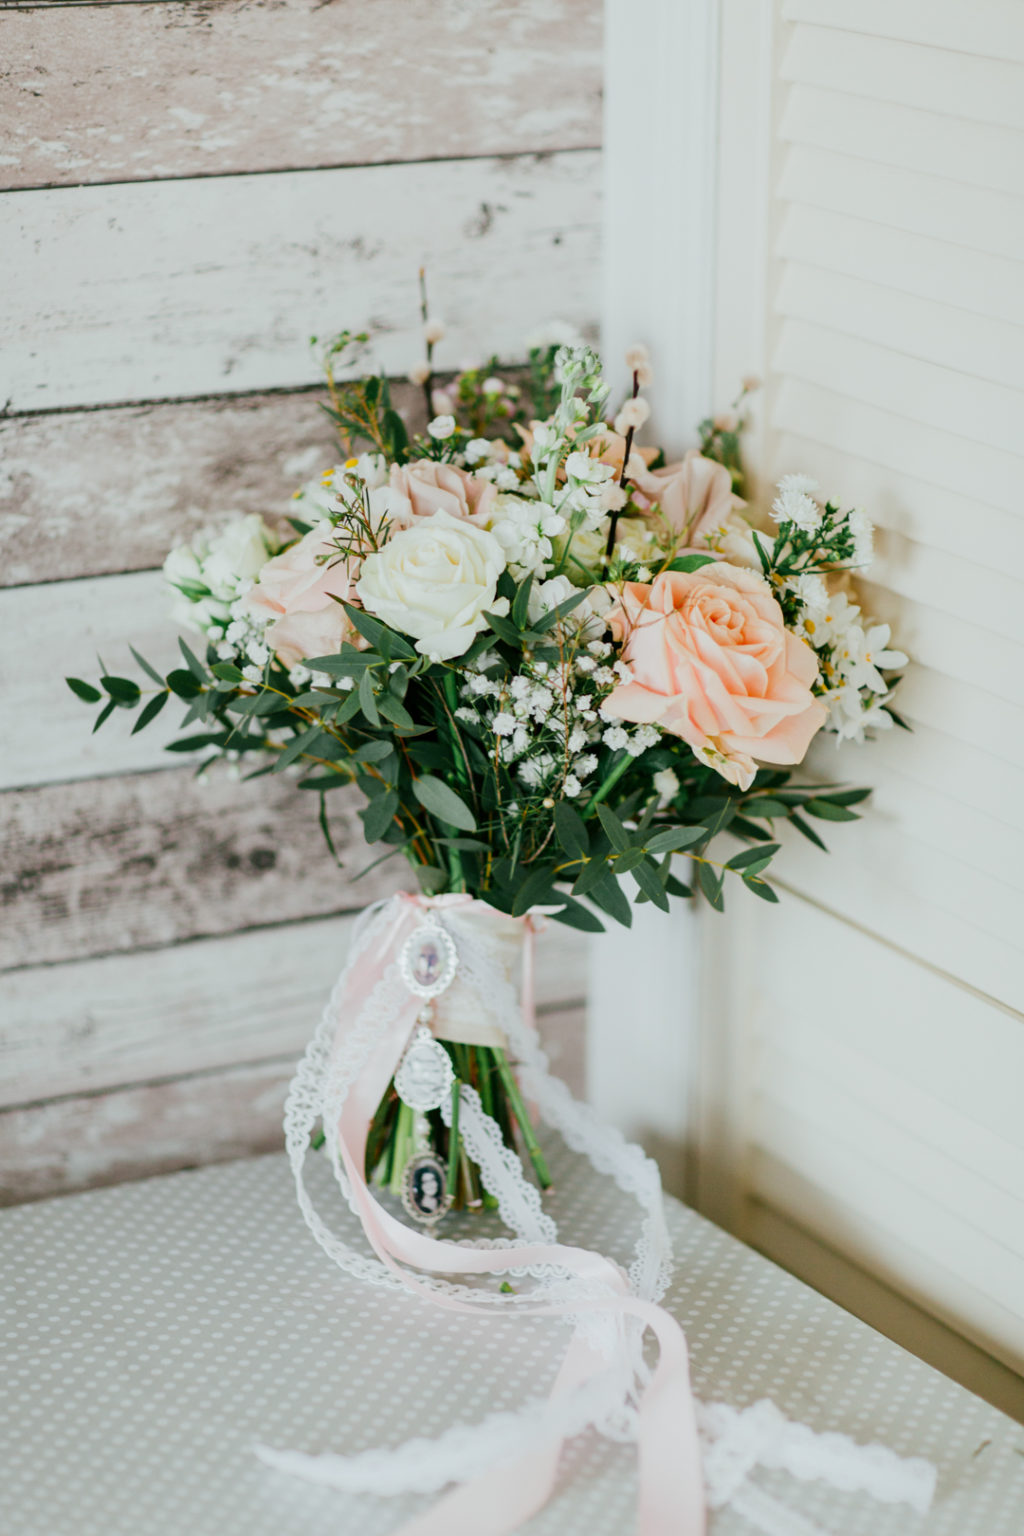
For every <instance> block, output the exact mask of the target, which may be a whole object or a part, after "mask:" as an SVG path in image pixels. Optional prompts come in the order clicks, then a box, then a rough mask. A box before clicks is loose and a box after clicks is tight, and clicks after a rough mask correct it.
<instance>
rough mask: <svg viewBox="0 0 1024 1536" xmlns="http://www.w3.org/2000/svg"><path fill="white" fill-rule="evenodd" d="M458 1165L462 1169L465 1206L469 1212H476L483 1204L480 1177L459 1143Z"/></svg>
mask: <svg viewBox="0 0 1024 1536" xmlns="http://www.w3.org/2000/svg"><path fill="white" fill-rule="evenodd" d="M459 1164H460V1166H461V1168H462V1185H463V1189H464V1190H465V1201H466V1205H467V1207H468V1208H469V1209H470V1210H478V1209H479V1208H480V1206H481V1205H482V1204H483V1199H482V1196H481V1191H480V1177H479V1175H478V1173H477V1171H476V1169H475V1168H474V1166H473V1164H472V1163H471V1162H470V1160H469V1153H468V1152H467V1151H466V1148H465V1147H464V1146H463V1144H462V1142H461V1140H460V1142H459Z"/></svg>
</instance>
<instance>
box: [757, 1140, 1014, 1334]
mask: <svg viewBox="0 0 1024 1536" xmlns="http://www.w3.org/2000/svg"><path fill="white" fill-rule="evenodd" d="M766 1129H767V1127H766ZM787 1153H788V1155H787V1156H786V1157H779V1156H778V1154H777V1153H775V1152H773V1151H772V1150H770V1149H769V1148H764V1149H761V1148H758V1149H757V1150H755V1152H754V1155H753V1157H752V1159H751V1188H752V1191H753V1193H754V1194H755V1195H756V1196H759V1197H760V1198H761V1199H762V1200H765V1201H766V1202H768V1203H777V1202H778V1201H779V1199H780V1196H782V1197H783V1199H784V1202H785V1203H784V1204H783V1205H782V1209H783V1210H789V1211H792V1212H793V1213H794V1215H796V1216H797V1218H798V1219H799V1217H800V1215H801V1214H804V1213H805V1212H806V1213H810V1212H812V1211H813V1212H814V1218H813V1225H812V1230H813V1231H817V1232H818V1233H819V1234H820V1235H821V1236H822V1237H823V1238H825V1239H826V1240H829V1239H833V1240H834V1239H835V1238H836V1237H839V1239H840V1241H839V1243H838V1244H837V1246H840V1247H843V1248H845V1250H846V1251H847V1252H849V1248H848V1246H847V1245H846V1244H844V1243H843V1242H842V1237H843V1235H844V1227H845V1221H844V1219H843V1216H842V1215H841V1214H839V1213H838V1212H831V1211H829V1212H828V1213H827V1214H826V1213H825V1212H824V1211H822V1210H821V1205H820V1204H819V1202H823V1203H825V1204H826V1205H827V1203H828V1202H829V1201H830V1200H831V1199H832V1198H833V1195H834V1192H835V1191H836V1190H841V1191H842V1195H841V1200H842V1206H843V1208H844V1210H846V1211H851V1212H853V1213H855V1215H856V1216H857V1217H859V1222H858V1227H859V1226H860V1223H864V1224H865V1225H866V1227H867V1228H868V1230H870V1229H876V1230H880V1231H882V1232H884V1233H886V1234H887V1235H888V1237H889V1238H890V1240H892V1239H895V1240H897V1241H898V1243H899V1251H900V1253H901V1254H902V1255H907V1254H908V1253H914V1252H916V1253H917V1255H918V1256H919V1257H920V1258H921V1259H924V1260H926V1261H930V1262H931V1264H933V1265H936V1266H937V1267H938V1268H940V1269H945V1271H946V1275H947V1276H948V1277H951V1278H952V1279H953V1280H954V1282H955V1286H954V1295H955V1296H956V1298H957V1303H958V1305H959V1306H962V1305H963V1294H964V1292H965V1291H966V1292H967V1294H968V1295H969V1296H970V1297H971V1300H972V1303H973V1304H972V1306H971V1311H976V1315H977V1317H978V1318H979V1319H988V1318H989V1317H991V1316H993V1315H994V1316H995V1317H996V1318H998V1319H999V1322H1000V1338H1001V1339H1002V1340H1003V1347H1004V1349H1005V1350H1007V1351H1008V1352H1009V1356H1008V1358H1010V1359H1011V1361H1012V1360H1019V1361H1021V1362H1022V1363H1024V1319H1022V1318H1021V1317H1020V1316H1019V1314H1018V1315H1017V1316H1016V1317H1015V1316H1014V1309H1015V1307H1019V1304H1020V1296H1021V1295H1022V1294H1024V1260H1022V1259H1021V1258H1020V1257H1019V1256H1018V1255H1016V1254H1013V1253H1011V1252H1009V1251H1008V1249H1006V1248H1005V1247H1004V1245H1003V1244H1002V1243H1001V1242H1000V1241H999V1239H998V1238H997V1237H996V1236H995V1235H994V1234H993V1233H986V1232H983V1231H982V1230H981V1229H980V1228H979V1227H978V1226H976V1225H975V1224H974V1223H972V1222H970V1221H968V1220H967V1219H966V1218H965V1217H964V1216H961V1215H954V1214H953V1213H952V1212H950V1211H948V1210H947V1209H946V1208H945V1207H944V1206H941V1205H938V1204H936V1203H935V1202H934V1201H931V1200H923V1199H922V1198H921V1197H920V1194H919V1192H918V1190H917V1189H916V1188H915V1187H914V1186H913V1185H912V1184H909V1183H907V1182H905V1181H904V1180H903V1179H901V1178H900V1177H898V1175H896V1174H894V1173H893V1171H892V1169H890V1168H884V1167H882V1166H881V1165H879V1164H876V1163H873V1162H870V1161H868V1159H867V1158H865V1157H864V1154H863V1149H861V1148H858V1147H855V1146H851V1145H849V1144H848V1143H847V1142H845V1141H842V1140H840V1138H839V1137H838V1136H832V1137H829V1136H825V1135H822V1134H819V1133H816V1132H815V1128H814V1127H813V1126H810V1125H808V1123H807V1121H806V1120H804V1119H803V1117H801V1116H794V1117H793V1125H792V1127H791V1129H790V1135H789V1146H788V1148H787ZM787 1173H788V1175H789V1177H787ZM794 1181H799V1182H801V1183H803V1184H805V1186H806V1187H807V1194H810V1193H811V1191H816V1192H817V1194H818V1199H817V1200H815V1199H814V1198H811V1199H808V1198H807V1195H806V1194H805V1195H804V1197H803V1198H801V1195H800V1193H799V1192H798V1191H797V1190H795V1189H794V1187H793V1185H794ZM861 1230H863V1229H861ZM939 1255H941V1256H942V1258H943V1259H944V1260H945V1263H944V1264H941V1263H940V1261H939V1258H938V1256H939ZM944 1289H945V1287H944V1286H942V1284H941V1282H940V1286H939V1288H938V1294H937V1297H936V1299H937V1300H939V1302H940V1305H941V1299H942V1293H943V1290H944ZM926 1294H927V1293H926Z"/></svg>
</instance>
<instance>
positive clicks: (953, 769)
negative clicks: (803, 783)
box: [812, 690, 1024, 832]
mask: <svg viewBox="0 0 1024 1536" xmlns="http://www.w3.org/2000/svg"><path fill="white" fill-rule="evenodd" d="M896 708H897V709H899V710H900V712H901V714H903V713H905V706H904V701H903V698H902V690H898V691H897V695H896ZM913 726H914V728H913V730H912V731H910V732H907V731H900V730H895V731H879V732H877V733H876V735H875V737H874V739H873V740H872V741H871V742H870V744H869V745H868V746H867V747H866V748H865V747H861V746H857V745H851V744H848V743H845V742H844V743H843V745H842V746H837V745H836V744H835V743H834V742H832V741H827V742H826V741H822V742H821V744H820V746H819V745H818V743H815V745H814V747H813V748H812V750H813V752H814V767H815V770H816V772H818V773H820V774H821V775H822V776H823V777H824V778H827V779H843V780H844V781H846V782H848V783H851V784H854V783H864V784H872V785H876V784H880V783H882V782H883V780H888V779H890V778H891V777H892V775H894V774H896V775H898V776H899V778H900V779H901V780H903V781H905V782H906V783H908V784H914V785H923V786H924V787H925V788H926V789H928V790H936V791H938V792H939V794H941V795H943V796H946V797H949V798H951V799H954V800H956V799H961V800H962V798H963V793H964V787H965V785H968V784H977V785H978V786H979V787H980V790H981V795H980V798H979V804H980V805H981V806H983V808H984V810H985V812H986V813H987V814H988V815H989V816H990V817H991V818H992V819H993V820H994V821H995V822H997V823H998V824H999V825H1000V826H1006V827H1013V828H1014V829H1015V830H1016V831H1017V832H1024V765H1021V766H1017V765H1016V764H1014V763H1009V762H1007V761H1006V759H1005V758H1002V757H998V756H997V755H996V754H995V753H993V752H991V751H986V750H984V749H983V748H982V747H981V746H980V745H979V744H978V743H976V742H967V741H958V740H957V739H956V738H955V737H954V736H949V735H947V734H946V733H945V732H944V731H937V730H935V729H934V728H933V727H932V726H930V725H923V724H921V722H920V721H916V720H915V721H914V722H913ZM868 814H870V811H869V812H868Z"/></svg>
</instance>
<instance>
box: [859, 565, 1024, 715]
mask: <svg viewBox="0 0 1024 1536" xmlns="http://www.w3.org/2000/svg"><path fill="white" fill-rule="evenodd" d="M860 587H861V592H862V594H863V597H864V606H865V607H866V608H867V610H868V611H869V612H870V613H873V614H876V615H877V616H878V617H879V618H880V619H883V620H885V621H887V622H888V623H890V624H892V626H893V632H894V633H896V631H897V630H898V632H899V636H900V640H901V641H902V649H903V650H905V651H908V652H909V653H910V654H911V655H912V656H914V657H915V658H916V660H917V662H918V663H919V665H920V666H923V667H931V668H932V669H933V670H934V671H936V672H941V673H943V674H944V675H945V676H946V677H950V678H954V679H956V680H958V681H959V682H962V683H967V684H969V685H970V686H971V687H975V688H976V687H980V686H984V688H985V691H986V692H987V693H989V694H992V695H993V696H994V698H995V700H997V701H998V703H997V705H996V707H997V708H1001V707H1002V704H1003V702H1005V703H1007V704H1017V705H1019V704H1020V702H1021V678H1022V677H1024V643H1022V642H1021V641H1020V640H1016V641H1009V640H1005V639H1003V638H1001V637H996V636H994V635H993V634H992V631H991V630H988V629H984V628H982V626H981V625H979V624H972V623H969V622H968V621H966V620H964V619H954V618H952V617H951V615H950V614H948V613H945V612H943V610H942V609H941V608H937V607H933V606H931V604H926V603H916V602H912V601H911V600H910V599H907V598H897V597H895V596H894V595H893V594H892V593H890V592H888V591H887V590H886V589H885V588H884V587H879V586H876V585H875V583H874V582H873V581H862V582H861V584H860Z"/></svg>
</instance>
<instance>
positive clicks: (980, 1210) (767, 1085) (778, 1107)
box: [754, 1040, 1024, 1270]
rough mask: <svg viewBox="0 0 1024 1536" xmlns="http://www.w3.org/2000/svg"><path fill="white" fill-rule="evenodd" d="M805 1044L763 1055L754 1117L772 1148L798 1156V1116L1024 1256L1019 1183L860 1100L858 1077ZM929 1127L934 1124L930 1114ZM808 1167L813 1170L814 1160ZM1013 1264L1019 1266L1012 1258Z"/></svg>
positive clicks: (809, 1129) (810, 1131)
mask: <svg viewBox="0 0 1024 1536" xmlns="http://www.w3.org/2000/svg"><path fill="white" fill-rule="evenodd" d="M802 1045H803V1041H802V1040H801V1041H799V1042H797V1049H796V1050H795V1051H794V1052H793V1053H792V1054H791V1053H790V1052H789V1051H787V1050H782V1049H780V1048H779V1047H777V1046H774V1047H770V1048H768V1049H767V1050H765V1051H764V1052H763V1053H762V1055H761V1058H760V1062H759V1066H760V1071H759V1073H758V1083H757V1100H756V1106H755V1110H754V1115H755V1121H754V1123H755V1126H756V1134H757V1138H758V1141H759V1143H760V1144H761V1145H762V1146H763V1147H764V1148H765V1149H766V1150H767V1151H769V1152H775V1153H776V1155H779V1156H783V1157H787V1159H791V1158H792V1154H793V1152H794V1151H795V1148H794V1147H793V1145H792V1132H791V1128H789V1127H787V1125H786V1120H787V1117H788V1116H789V1115H793V1116H794V1117H795V1119H796V1120H798V1121H799V1122H801V1129H802V1131H803V1134H804V1135H805V1136H813V1137H814V1138H821V1139H822V1140H823V1141H826V1142H830V1141H833V1140H834V1141H837V1142H840V1143H842V1145H843V1146H844V1147H846V1148H848V1149H849V1148H856V1147H860V1148H861V1149H862V1155H863V1156H864V1157H865V1158H866V1159H867V1161H868V1162H870V1163H871V1165H872V1166H873V1167H874V1168H878V1167H888V1168H891V1169H892V1170H893V1172H894V1173H895V1174H896V1177H897V1178H898V1179H899V1180H900V1181H901V1183H905V1184H907V1185H908V1186H909V1188H910V1189H911V1190H912V1191H914V1192H915V1193H916V1194H917V1195H918V1196H919V1197H920V1198H921V1199H923V1200H927V1201H929V1202H930V1203H932V1204H934V1205H936V1206H937V1207H938V1208H939V1209H940V1210H943V1211H947V1212H948V1213H949V1214H950V1215H951V1216H954V1217H956V1218H957V1219H958V1220H960V1221H964V1222H966V1223H967V1225H968V1226H971V1227H976V1228H977V1229H978V1231H979V1232H980V1233H981V1234H983V1235H984V1236H986V1237H988V1238H989V1239H990V1240H992V1241H993V1242H995V1243H996V1244H998V1245H999V1246H1000V1247H1002V1248H1004V1249H1005V1250H1006V1254H1007V1256H1010V1257H1012V1258H1013V1259H1016V1260H1022V1259H1024V1200H1022V1199H1021V1196H1020V1192H1019V1190H1018V1191H1017V1192H1014V1191H1012V1190H1008V1189H1005V1188H1004V1187H1002V1185H1000V1184H997V1183H995V1182H994V1181H993V1180H992V1179H990V1178H988V1177H987V1175H986V1174H985V1173H983V1172H980V1171H978V1170H976V1169H974V1168H971V1167H969V1166H965V1164H964V1163H963V1162H962V1161H961V1160H960V1159H959V1158H957V1157H954V1156H951V1155H950V1153H949V1150H948V1149H947V1148H946V1147H945V1146H943V1145H942V1143H941V1142H940V1141H939V1140H938V1138H937V1137H936V1138H934V1139H933V1138H932V1136H930V1135H925V1136H924V1137H922V1136H921V1135H920V1134H917V1133H915V1131H914V1130H913V1129H911V1127H910V1126H909V1125H907V1123H906V1120H903V1119H901V1117H900V1116H899V1115H897V1116H895V1117H890V1116H889V1115H886V1114H884V1113H883V1112H881V1110H880V1109H879V1107H878V1106H876V1105H872V1104H871V1103H870V1102H869V1101H865V1100H863V1099H860V1098H859V1097H858V1096H857V1095H856V1094H855V1092H853V1091H851V1090H852V1084H851V1083H849V1082H846V1083H844V1082H841V1081H837V1080H836V1078H835V1077H834V1076H833V1075H832V1074H831V1073H829V1072H827V1071H825V1072H823V1073H821V1072H815V1071H813V1070H811V1069H810V1068H809V1067H808V1066H807V1064H806V1059H805V1058H804V1057H803V1056H802V1054H800V1047H801V1046H802ZM925 1129H926V1131H930V1130H932V1126H931V1125H929V1124H928V1122H927V1121H926V1122H925ZM1010 1150H1011V1153H1012V1151H1013V1149H1010ZM1018 1157H1024V1153H1020V1152H1019V1153H1018ZM794 1160H795V1159H794ZM801 1161H803V1160H802V1159H801ZM1014 1161H1016V1159H1014ZM805 1166H806V1168H807V1169H813V1167H814V1164H813V1162H808V1163H806V1164H805ZM1008 1267H1009V1268H1010V1269H1011V1270H1015V1269H1016V1266H1015V1265H1013V1264H1011V1265H1009V1266H1008Z"/></svg>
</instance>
